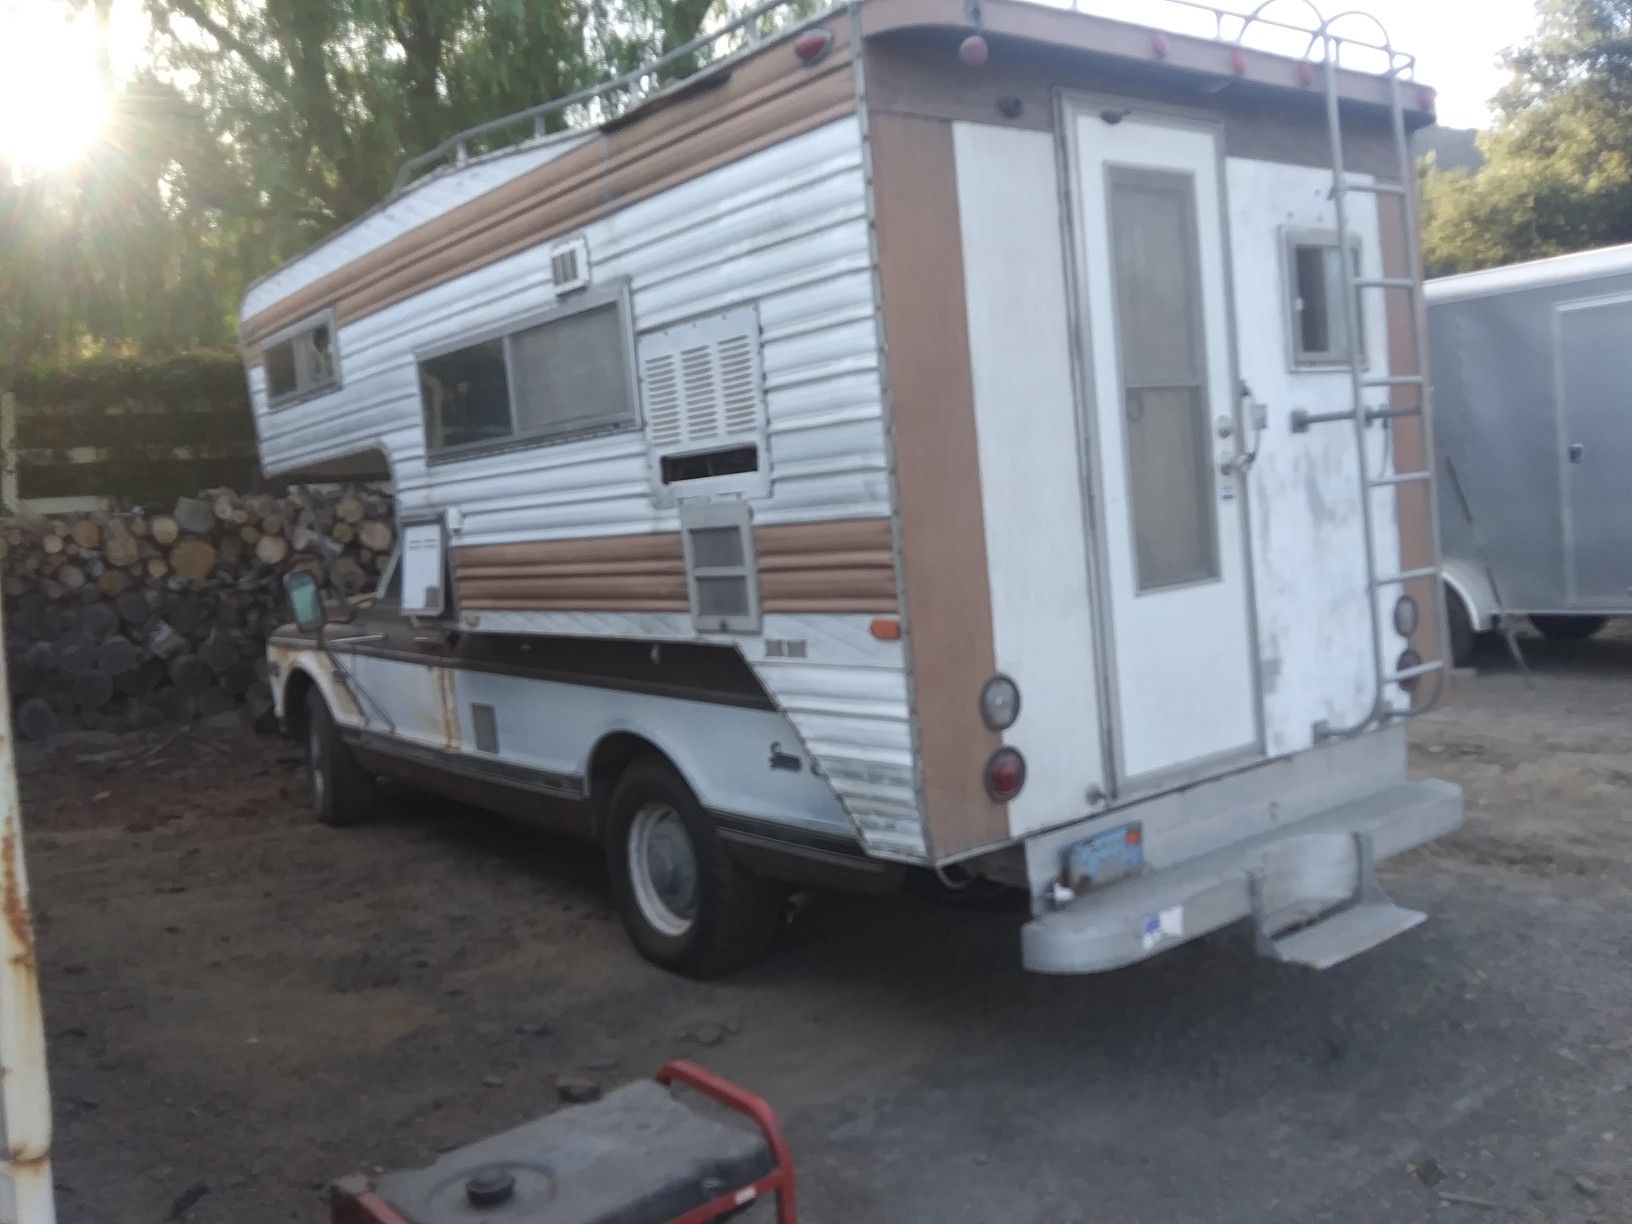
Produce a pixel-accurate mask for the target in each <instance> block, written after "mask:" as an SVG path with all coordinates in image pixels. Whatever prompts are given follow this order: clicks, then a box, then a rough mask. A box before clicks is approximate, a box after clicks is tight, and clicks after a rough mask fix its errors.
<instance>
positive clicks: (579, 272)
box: [550, 234, 589, 297]
mask: <svg viewBox="0 0 1632 1224" xmlns="http://www.w3.org/2000/svg"><path fill="white" fill-rule="evenodd" d="M550 282H551V284H552V285H553V286H554V287H555V293H556V296H557V297H559V296H560V295H561V294H563V293H570V292H572V291H573V290H575V289H587V288H589V239H588V238H585V237H584V236H583V235H582V234H579V235H578V236H577V237H576V238H569V239H567V241H565V242H562V243H558V244H556V245H555V246H553V247H551V248H550Z"/></svg>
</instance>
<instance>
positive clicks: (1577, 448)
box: [1569, 442, 1587, 463]
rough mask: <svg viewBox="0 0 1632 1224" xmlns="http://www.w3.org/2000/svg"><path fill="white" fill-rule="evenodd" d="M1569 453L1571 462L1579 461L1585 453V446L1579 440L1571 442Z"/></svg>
mask: <svg viewBox="0 0 1632 1224" xmlns="http://www.w3.org/2000/svg"><path fill="white" fill-rule="evenodd" d="M1569 453H1570V462H1571V463H1580V462H1581V458H1582V456H1583V455H1585V454H1586V453H1587V448H1586V447H1584V446H1582V445H1581V443H1579V442H1571V443H1570V452H1569Z"/></svg>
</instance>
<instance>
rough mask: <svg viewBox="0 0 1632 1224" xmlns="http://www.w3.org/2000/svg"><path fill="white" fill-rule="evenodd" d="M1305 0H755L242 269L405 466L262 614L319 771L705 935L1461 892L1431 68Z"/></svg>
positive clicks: (289, 353)
mask: <svg viewBox="0 0 1632 1224" xmlns="http://www.w3.org/2000/svg"><path fill="white" fill-rule="evenodd" d="M1284 8H1285V11H1286V13H1288V14H1290V16H1289V17H1285V18H1283V17H1281V16H1279V14H1280V13H1281V11H1282V6H1279V5H1277V6H1273V7H1272V6H1269V5H1266V6H1264V7H1263V8H1261V9H1260V10H1259V11H1258V13H1257V14H1255V15H1252V16H1243V15H1238V14H1233V13H1228V12H1224V11H1221V10H1216V9H1213V8H1211V7H1208V6H1205V5H1199V4H1190V3H1183V2H1180V0H1171V2H1166V3H1150V4H1144V5H1141V6H1139V12H1140V13H1141V15H1142V17H1143V18H1144V19H1146V20H1156V21H1158V22H1159V23H1161V24H1162V25H1163V26H1164V27H1165V28H1155V27H1153V26H1148V25H1135V24H1130V23H1128V22H1126V21H1121V20H1116V19H1113V18H1111V17H1107V16H1105V15H1102V14H1096V13H1091V12H1087V11H1078V10H1076V9H1067V8H1061V7H1053V6H1047V5H1043V4H1037V3H1030V2H1027V0H983V2H982V3H980V4H978V5H968V4H965V3H963V2H962V0H854V2H852V3H847V4H842V5H840V6H838V7H835V8H832V9H829V10H827V11H825V12H821V13H818V14H815V15H811V14H810V13H809V11H808V9H802V8H800V7H799V6H797V5H781V4H774V3H773V4H768V5H763V6H761V7H760V8H757V9H754V10H752V11H749V12H744V13H741V14H739V15H738V16H736V17H734V18H732V19H730V20H728V21H726V22H724V23H722V25H721V26H720V28H719V29H718V30H715V31H713V32H711V33H710V34H709V35H707V36H706V37H704V38H702V39H699V40H698V42H697V43H696V44H695V45H690V46H686V47H682V48H679V49H677V50H676V52H675V53H674V54H673V55H671V56H669V57H666V58H665V59H664V60H662V61H658V62H657V63H654V64H651V65H648V66H646V67H645V68H643V69H640V70H639V71H636V72H634V73H631V74H630V75H629V76H626V77H624V78H620V79H619V80H616V81H611V82H608V83H607V84H605V85H604V86H601V87H598V88H596V89H594V90H589V91H586V92H585V93H583V94H580V95H576V96H574V97H571V98H566V99H561V100H559V101H555V102H551V103H547V104H545V105H542V106H540V107H538V108H536V109H535V110H531V111H527V112H524V113H522V114H520V115H515V116H509V117H506V118H503V119H499V120H495V121H494V122H492V123H490V124H485V125H483V126H482V127H480V128H477V129H473V130H472V131H470V132H466V133H462V134H460V135H459V136H456V137H454V138H452V139H450V140H449V141H448V142H447V143H446V144H444V145H443V146H441V147H440V148H438V149H435V150H432V151H431V152H429V153H427V154H425V155H422V156H421V157H418V158H416V159H415V160H414V161H412V162H410V163H409V164H408V165H407V166H406V167H404V171H403V174H402V176H401V177H400V179H399V184H398V188H397V190H396V191H395V192H394V194H392V195H391V196H390V198H388V199H386V200H385V201H383V202H382V203H381V204H380V205H379V206H378V207H377V208H375V209H374V210H373V211H371V212H369V213H368V214H367V215H365V216H363V217H361V218H359V219H358V220H356V221H355V222H353V223H352V224H350V225H349V226H347V227H346V228H344V229H342V230H341V231H339V232H338V233H336V234H334V235H333V236H332V237H330V238H328V239H327V240H326V241H324V242H323V243H322V244H321V245H319V246H318V247H316V248H315V249H314V250H312V251H310V252H309V253H307V254H305V255H303V256H301V257H300V258H298V259H296V260H295V261H293V262H292V263H290V264H288V265H287V266H285V267H283V268H280V269H279V270H277V271H275V272H273V273H272V274H271V275H269V276H267V277H265V278H264V279H263V280H261V281H259V282H258V283H256V284H255V285H253V286H252V287H251V288H250V289H249V291H248V293H247V296H246V297H245V299H244V303H243V311H242V315H243V324H242V343H243V348H244V352H245V356H246V361H247V365H248V377H249V386H250V391H251V396H252V399H253V403H254V409H255V417H256V421H257V425H258V429H259V438H260V447H261V455H262V458H263V462H264V466H265V468H266V470H267V472H268V473H269V474H275V475H278V476H282V477H287V478H291V479H305V480H321V479H326V478H336V477H340V476H347V477H350V476H374V477H378V478H388V479H389V480H390V482H391V484H392V486H393V488H394V491H395V496H396V505H397V511H398V514H399V517H400V522H401V531H400V545H399V550H398V555H397V556H396V558H395V560H394V561H393V563H392V565H391V569H390V573H389V576H388V577H387V579H386V580H385V581H384V582H383V583H382V584H381V588H380V590H379V591H378V592H377V593H376V595H375V596H374V597H373V598H372V599H365V600H362V601H360V603H359V605H358V606H356V607H354V608H352V609H351V610H350V611H349V612H347V613H346V615H345V616H343V617H341V618H339V619H333V618H330V619H328V620H327V623H325V617H324V611H323V605H322V600H321V598H320V596H321V592H320V591H318V590H317V589H316V584H315V583H314V582H313V581H312V580H311V579H297V580H296V581H295V582H294V583H293V584H292V586H291V601H292V603H293V604H294V605H295V607H296V610H297V613H298V615H297V618H296V621H295V623H293V624H291V625H290V626H288V627H286V628H285V629H283V630H281V631H280V632H279V634H278V635H277V636H276V637H275V638H274V640H273V642H272V644H271V647H270V653H271V664H272V668H273V673H274V677H275V688H276V692H277V699H278V702H279V711H280V714H281V715H282V717H283V718H284V719H285V721H286V723H287V724H288V726H289V727H290V729H291V730H292V731H293V732H295V733H297V734H300V735H302V736H304V737H306V738H307V739H308V741H309V743H310V746H311V763H312V770H311V772H312V789H313V798H314V801H315V803H316V804H317V806H318V808H319V811H320V813H321V814H322V816H323V817H324V818H325V819H327V820H329V821H330V822H332V823H336V824H341V823H346V822H349V821H353V820H357V819H360V818H362V817H363V816H365V815H366V814H367V812H368V810H369V808H370V806H371V804H372V803H373V801H374V792H375V785H376V782H377V780H378V778H379V777H381V776H391V777H397V778H402V779H407V780H409V781H411V782H413V783H416V784H418V785H421V786H424V787H427V788H431V789H433V790H436V791H440V792H443V793H446V794H449V795H452V796H457V797H459V798H461V799H465V800H469V801H473V802H475V803H477V804H481V805H485V806H488V807H491V808H494V809H496V810H499V811H503V812H506V813H512V814H516V815H519V816H523V817H526V818H528V819H532V820H536V821H540V822H543V823H546V824H549V825H552V826H554V827H556V828H558V829H562V830H565V831H568V832H572V833H577V834H580V835H582V836H584V837H589V838H594V839H596V840H597V841H599V842H600V843H601V844H603V845H604V846H605V849H606V855H607V861H608V865H609V869H610V873H611V881H612V888H613V890H614V893H615V898H616V901H617V904H618V906H619V909H620V912H621V914H622V917H623V919H624V922H625V924H626V925H627V927H628V930H629V933H630V935H631V937H632V939H633V941H634V942H635V943H636V945H637V946H638V947H639V948H640V950H641V951H642V952H643V953H644V954H645V955H646V956H648V957H650V958H651V959H652V960H654V961H656V962H657V963H659V964H662V965H665V966H668V967H670V968H672V969H675V970H677V971H680V972H684V973H690V974H696V975H706V974H712V973H718V972H722V971H725V970H728V969H731V968H733V967H736V966H739V965H741V964H744V963H746V962H747V961H748V960H750V959H752V958H753V957H754V956H756V955H757V954H759V953H760V952H762V951H763V950H764V949H765V948H766V947H767V946H768V945H769V943H770V941H771V940H772V939H773V937H774V935H775V932H776V930H777V927H778V924H779V922H780V920H781V916H782V913H783V909H784V903H785V898H786V895H787V892H788V890H789V888H790V887H798V886H821V887H831V888H851V889H871V890H883V889H890V888H895V887H898V886H899V885H900V884H901V883H902V882H903V880H904V879H907V878H909V877H915V878H916V879H917V880H919V881H921V882H923V883H924V884H925V885H926V886H927V887H930V888H933V889H935V890H937V891H939V892H942V893H944V894H946V895H947V896H948V897H951V898H957V897H967V896H976V895H984V894H985V893H987V892H988V891H990V890H992V889H998V888H1003V889H1012V890H1017V892H1019V893H1023V894H1024V895H1025V896H1027V897H1029V898H1030V908H1031V917H1030V920H1029V922H1027V923H1026V924H1025V925H1024V927H1023V934H1022V939H1021V950H1020V954H1021V956H1022V958H1023V960H1024V963H1025V964H1026V965H1027V966H1028V967H1029V968H1031V969H1033V970H1037V971H1040V972H1047V973H1088V972H1096V971H1101V970H1108V969H1113V968H1116V967H1118V966H1123V965H1127V964H1129V963H1132V962H1135V961H1138V960H1141V959H1143V958H1145V957H1149V956H1151V955H1153V954H1155V953H1158V952H1161V951H1164V950H1166V949H1168V948H1172V947H1175V946H1177V945H1179V944H1181V943H1183V942H1185V941H1187V940H1190V939H1194V938H1196V937H1197V936H1200V935H1203V934H1206V933H1208V932H1210V931H1214V930H1217V929H1219V928H1221V927H1224V926H1226V925H1229V924H1233V923H1236V922H1241V921H1246V922H1249V923H1251V924H1253V927H1254V929H1255V931H1256V939H1257V943H1258V947H1259V948H1260V949H1261V950H1262V951H1263V952H1264V953H1265V954H1266V955H1269V956H1272V957H1276V958H1278V959H1281V960H1285V961H1292V962H1297V963H1302V964H1307V965H1312V966H1315V967H1325V966H1327V965H1330V964H1334V963H1336V962H1337V961H1340V960H1342V959H1344V958H1346V957H1348V956H1350V955H1353V954H1355V953H1357V952H1360V951H1362V950H1364V949H1366V948H1369V947H1371V946H1373V945H1375V944H1377V943H1380V942H1381V941H1383V940H1384V939H1386V938H1388V937H1389V936H1391V935H1394V934H1396V933H1399V932H1400V931H1403V930H1405V929H1407V928H1409V927H1410V926H1412V925H1414V924H1415V923H1417V922H1419V921H1420V920H1421V919H1422V915H1421V914H1419V913H1416V912H1415V911H1412V910H1409V909H1406V908H1404V907H1401V906H1398V905H1396V904H1394V903H1393V902H1391V901H1390V900H1389V899H1388V898H1387V897H1386V896H1385V895H1384V894H1383V892H1382V890H1381V889H1380V887H1379V886H1378V883H1377V879H1376V876H1375V866H1376V864H1377V863H1378V862H1380V861H1382V860H1384V859H1386V858H1388V857H1390V856H1393V855H1397V854H1399V853H1401V852H1403V851H1406V850H1409V849H1411V848H1412V847H1415V846H1418V845H1421V844H1423V843H1424V842H1427V841H1429V840H1431V839H1433V838H1435V837H1438V836H1440V835H1442V834H1444V833H1446V832H1447V831H1449V830H1450V829H1452V828H1454V827H1455V826H1456V825H1457V824H1458V822H1459V821H1460V819H1461V797H1460V794H1459V792H1458V791H1457V790H1456V789H1455V788H1454V787H1451V786H1449V785H1446V784H1443V783H1440V782H1436V781H1431V780H1425V781H1410V780H1408V779H1407V777H1406V772H1405V756H1406V754H1405V726H1406V723H1407V722H1408V720H1409V719H1410V718H1411V717H1412V716H1413V715H1414V714H1416V713H1418V712H1420V711H1421V710H1422V709H1425V708H1427V706H1428V705H1430V704H1431V703H1432V702H1433V701H1434V700H1435V699H1436V698H1437V696H1438V693H1439V690H1440V687H1441V686H1442V684H1443V683H1444V681H1445V670H1444V667H1443V664H1442V662H1441V660H1440V642H1441V640H1442V639H1443V616H1442V612H1441V602H1440V598H1439V590H1440V581H1439V568H1438V562H1437V557H1436V553H1435V543H1434V542H1435V539H1436V532H1435V524H1434V521H1433V519H1434V513H1435V495H1434V483H1433V473H1432V472H1431V470H1427V465H1426V464H1425V456H1426V453H1427V439H1428V438H1429V436H1430V433H1429V430H1430V421H1429V417H1428V412H1429V405H1428V402H1427V398H1426V390H1427V388H1426V385H1425V380H1424V378H1423V377H1422V365H1421V361H1420V355H1421V347H1422V346H1421V343H1420V341H1421V335H1422V302H1421V280H1420V269H1419V264H1418V257H1417V253H1416V242H1415V211H1414V195H1413V193H1414V185H1415V172H1414V168H1413V162H1412V160H1411V157H1410V154H1409V144H1408V140H1409V136H1410V134H1411V132H1412V131H1414V130H1415V129H1416V128H1418V127H1420V126H1422V125H1424V124H1427V123H1429V122H1431V119H1432V108H1433V95H1432V93H1431V91H1429V90H1427V89H1425V88H1424V87H1422V86H1421V85H1419V84H1418V83H1417V82H1416V81H1415V80H1414V79H1413V72H1412V61H1411V59H1410V57H1408V56H1406V55H1403V54H1401V53H1399V52H1397V51H1395V50H1393V49H1392V48H1391V47H1390V46H1389V45H1388V43H1387V39H1386V37H1384V36H1383V35H1382V34H1381V33H1380V32H1379V31H1378V30H1377V29H1376V27H1375V26H1374V25H1373V24H1371V23H1369V22H1367V21H1366V20H1364V19H1361V18H1359V17H1357V16H1355V15H1354V14H1352V13H1351V14H1349V15H1347V16H1346V17H1344V18H1341V19H1338V20H1337V21H1335V22H1324V23H1322V22H1317V21H1308V22H1303V23H1301V24H1300V23H1296V22H1294V20H1293V19H1294V18H1300V17H1302V16H1305V15H1307V13H1308V12H1309V11H1310V9H1309V7H1308V6H1306V5H1296V4H1287V5H1285V6H1284Z"/></svg>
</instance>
